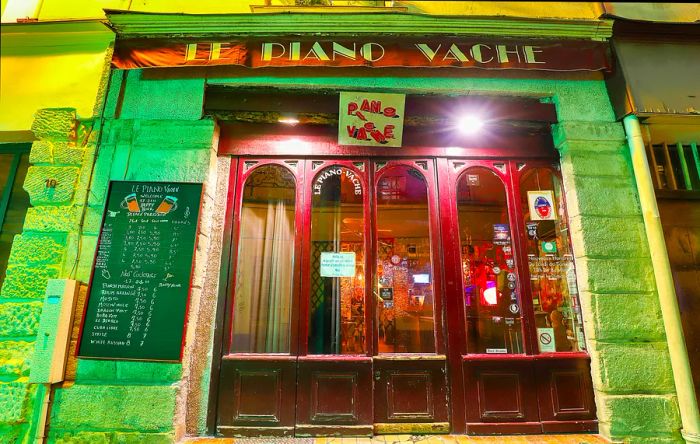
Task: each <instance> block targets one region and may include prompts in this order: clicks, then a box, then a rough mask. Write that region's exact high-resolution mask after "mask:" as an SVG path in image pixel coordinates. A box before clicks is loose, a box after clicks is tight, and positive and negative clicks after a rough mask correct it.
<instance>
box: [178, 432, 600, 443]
mask: <svg viewBox="0 0 700 444" xmlns="http://www.w3.org/2000/svg"><path fill="white" fill-rule="evenodd" d="M180 442H181V443H187V444H387V443H391V444H399V443H406V444H472V443H473V444H477V443H479V444H484V443H492V444H497V443H498V444H528V443H532V444H610V443H611V441H609V440H607V439H605V438H603V437H602V436H600V435H595V434H584V433H579V434H565V435H496V436H494V435H491V436H467V435H379V436H374V437H371V438H370V437H364V438H350V437H343V438H339V437H316V438H292V437H287V438H274V437H271V438H212V437H208V438H207V437H203V438H184V439H183V440H181V441H180Z"/></svg>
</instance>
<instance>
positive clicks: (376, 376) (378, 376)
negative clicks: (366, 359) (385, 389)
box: [374, 370, 382, 381]
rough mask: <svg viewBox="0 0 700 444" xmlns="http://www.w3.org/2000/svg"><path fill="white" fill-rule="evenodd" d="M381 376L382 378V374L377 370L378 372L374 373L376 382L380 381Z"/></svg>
mask: <svg viewBox="0 0 700 444" xmlns="http://www.w3.org/2000/svg"><path fill="white" fill-rule="evenodd" d="M381 376H382V374H381V372H380V371H379V370H377V371H376V372H374V380H375V381H379V378H380V377H381Z"/></svg>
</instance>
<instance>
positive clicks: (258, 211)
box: [231, 165, 296, 353]
mask: <svg viewBox="0 0 700 444" xmlns="http://www.w3.org/2000/svg"><path fill="white" fill-rule="evenodd" d="M295 200H296V185H295V181H294V176H293V175H292V173H291V172H289V170H287V169H286V168H284V167H282V166H279V165H266V166H262V167H259V168H257V169H256V170H255V171H253V173H252V174H251V175H250V177H248V179H247V180H246V184H245V187H244V189H243V203H242V206H241V222H240V228H239V230H240V235H239V241H238V259H237V261H238V262H237V266H236V289H235V295H234V306H233V337H232V343H231V350H232V351H234V352H248V353H289V342H290V314H291V309H290V308H291V301H292V294H293V280H294V279H293V270H294V211H295Z"/></svg>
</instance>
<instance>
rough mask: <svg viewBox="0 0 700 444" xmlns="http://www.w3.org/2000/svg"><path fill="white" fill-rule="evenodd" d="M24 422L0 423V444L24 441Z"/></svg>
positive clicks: (25, 426)
mask: <svg viewBox="0 0 700 444" xmlns="http://www.w3.org/2000/svg"><path fill="white" fill-rule="evenodd" d="M27 429H28V427H27V425H26V424H14V425H10V424H0V444H18V443H24V442H27V441H25V439H26V436H27Z"/></svg>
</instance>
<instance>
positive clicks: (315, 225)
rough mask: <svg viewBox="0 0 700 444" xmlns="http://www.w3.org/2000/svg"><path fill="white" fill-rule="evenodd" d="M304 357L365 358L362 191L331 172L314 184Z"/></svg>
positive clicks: (347, 172) (356, 182) (342, 171)
mask: <svg viewBox="0 0 700 444" xmlns="http://www.w3.org/2000/svg"><path fill="white" fill-rule="evenodd" d="M312 190H313V197H312V208H311V270H310V278H311V294H310V295H309V353H310V354H351V353H364V352H365V322H364V321H365V307H364V300H365V281H364V275H365V273H364V261H365V255H364V229H365V219H364V212H363V189H362V184H361V182H360V179H359V177H358V176H357V174H356V173H355V172H354V171H353V170H351V169H349V168H345V167H340V166H333V167H330V168H327V169H325V170H323V171H321V172H320V173H319V174H318V175H317V176H316V178H315V179H314V182H313V187H312Z"/></svg>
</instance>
